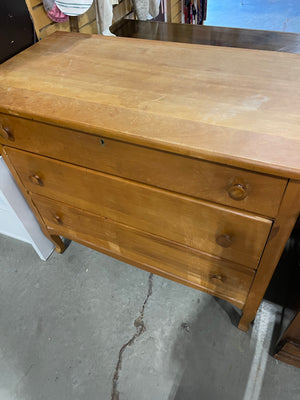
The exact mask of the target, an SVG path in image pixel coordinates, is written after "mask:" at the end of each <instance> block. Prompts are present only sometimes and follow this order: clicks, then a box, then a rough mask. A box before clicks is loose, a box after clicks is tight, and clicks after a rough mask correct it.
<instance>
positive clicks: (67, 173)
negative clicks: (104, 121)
mask: <svg viewBox="0 0 300 400" xmlns="http://www.w3.org/2000/svg"><path fill="white" fill-rule="evenodd" d="M7 154H8V156H9V158H10V161H11V162H12V164H13V165H14V167H15V168H16V170H17V173H18V175H19V177H20V179H21V181H22V182H23V184H24V186H25V187H26V188H27V189H28V190H29V191H31V192H33V193H37V194H41V195H44V196H46V197H49V198H52V199H56V200H59V201H61V202H63V203H67V204H69V205H72V206H74V207H78V208H80V209H83V210H87V211H90V212H93V213H95V214H97V215H102V216H105V217H107V218H110V219H112V220H114V221H117V222H121V223H124V224H127V225H129V226H132V227H135V228H138V229H140V230H143V231H145V232H150V233H152V234H154V235H158V236H161V237H165V238H167V239H170V240H173V241H175V242H178V243H181V244H184V245H186V246H189V247H192V248H195V249H198V250H201V251H204V252H207V253H209V254H213V255H216V256H220V257H222V258H225V259H228V260H231V261H234V262H236V263H240V264H243V265H246V266H248V267H250V268H256V267H257V264H258V262H259V259H260V256H261V254H262V251H263V248H264V246H265V243H266V240H267V237H268V234H269V231H270V227H271V221H269V220H266V219H263V218H260V217H255V216H253V215H250V214H247V213H244V212H243V213H242V212H236V211H233V210H231V209H227V208H224V207H221V206H215V205H213V204H210V203H207V202H201V201H198V200H196V199H194V198H190V197H187V196H182V195H178V194H175V193H172V192H167V191H165V190H161V189H157V188H153V187H150V186H146V185H142V184H138V183H136V182H132V181H128V180H125V179H121V178H117V177H114V176H111V175H107V174H103V173H99V172H96V171H92V170H87V169H86V168H81V167H77V166H73V165H71V164H66V163H62V162H59V161H54V160H50V159H47V158H45V157H41V156H35V155H32V154H30V153H26V152H21V151H19V150H15V149H9V148H8V149H7Z"/></svg>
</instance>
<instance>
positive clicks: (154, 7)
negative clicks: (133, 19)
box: [133, 0, 160, 21]
mask: <svg viewBox="0 0 300 400" xmlns="http://www.w3.org/2000/svg"><path fill="white" fill-rule="evenodd" d="M133 4H134V9H135V12H136V14H137V17H138V19H139V20H141V21H146V20H147V19H149V14H150V17H152V18H155V17H157V16H158V14H159V4H160V1H159V2H158V1H157V0H133Z"/></svg>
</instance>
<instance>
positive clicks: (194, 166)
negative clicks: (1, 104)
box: [0, 114, 286, 217]
mask: <svg viewBox="0 0 300 400" xmlns="http://www.w3.org/2000/svg"><path fill="white" fill-rule="evenodd" d="M0 142H1V143H2V144H6V145H8V146H12V147H16V148H19V149H23V150H27V151H30V152H33V153H37V154H41V155H45V156H48V157H51V158H55V159H59V160H63V161H67V162H70V163H72V164H77V165H81V166H85V167H88V168H91V169H95V170H98V171H103V172H106V173H109V174H113V175H117V176H121V177H125V178H128V179H132V180H135V181H138V182H143V183H146V184H148V185H152V186H157V187H161V188H164V189H168V190H171V191H174V192H178V193H183V194H187V195H189V196H194V197H197V198H200V199H204V200H209V201H213V202H215V203H220V204H224V205H228V206H232V207H235V208H240V209H243V210H247V211H252V212H255V213H259V214H261V215H266V216H269V217H275V216H276V215H277V212H278V208H279V205H280V202H281V198H282V196H283V193H284V189H285V186H286V180H285V179H281V178H275V177H271V176H267V175H263V174H258V173H254V172H249V171H246V170H240V169H237V168H231V167H227V166H224V165H220V164H214V163H211V162H206V161H202V160H198V159H195V158H189V157H184V156H180V155H176V154H172V153H168V152H164V151H159V150H154V149H150V148H147V147H142V146H137V145H133V144H129V143H125V142H121V141H117V140H112V139H108V138H106V137H98V136H94V135H90V134H85V133H81V132H77V131H72V130H69V129H64V128H60V127H55V126H52V125H47V124H44V123H39V122H34V121H30V120H26V119H22V118H18V117H12V116H8V115H5V114H0Z"/></svg>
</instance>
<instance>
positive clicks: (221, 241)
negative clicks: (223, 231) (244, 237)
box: [216, 235, 232, 247]
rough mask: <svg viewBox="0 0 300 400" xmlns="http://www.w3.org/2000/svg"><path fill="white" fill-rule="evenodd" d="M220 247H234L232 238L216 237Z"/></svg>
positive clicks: (227, 236)
mask: <svg viewBox="0 0 300 400" xmlns="http://www.w3.org/2000/svg"><path fill="white" fill-rule="evenodd" d="M216 242H217V244H218V245H219V246H222V247H230V246H231V245H232V237H231V236H230V235H219V236H217V237H216Z"/></svg>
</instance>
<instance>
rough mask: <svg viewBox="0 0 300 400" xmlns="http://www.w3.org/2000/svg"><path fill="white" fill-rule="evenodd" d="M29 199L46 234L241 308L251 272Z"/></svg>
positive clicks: (96, 218) (100, 219)
mask: <svg viewBox="0 0 300 400" xmlns="http://www.w3.org/2000/svg"><path fill="white" fill-rule="evenodd" d="M32 198H33V201H34V203H35V205H36V206H37V208H38V210H39V211H40V213H41V215H43V219H44V221H45V223H46V225H47V227H48V228H49V231H50V232H52V233H55V234H60V235H63V236H65V237H67V238H69V239H73V240H75V241H78V242H80V243H83V244H85V245H87V246H90V247H92V248H96V249H97V250H100V251H102V252H105V253H106V254H109V255H111V256H113V257H116V258H119V259H121V260H122V261H125V262H128V263H130V264H133V265H136V266H138V267H141V268H143V269H146V270H148V271H151V272H154V273H156V274H159V275H162V276H165V277H167V278H171V279H173V280H176V281H178V282H180V283H183V284H185V285H188V286H191V287H194V288H197V289H201V290H204V291H206V292H208V293H212V294H215V295H217V296H219V297H221V298H224V299H226V300H228V301H230V302H231V303H232V304H235V305H237V306H238V307H240V308H242V307H243V305H244V303H245V300H246V297H247V294H248V291H249V288H250V285H251V282H252V280H253V276H254V271H252V270H250V269H248V268H244V267H242V266H241V265H237V264H234V263H231V262H228V261H225V260H222V259H219V258H217V257H211V256H207V255H205V254H202V253H200V252H198V251H196V250H195V249H191V248H188V247H186V246H181V245H179V244H178V243H175V242H172V241H169V240H166V239H164V238H161V237H157V236H154V235H151V234H149V233H146V232H142V231H140V230H138V229H134V228H132V227H129V226H126V225H124V224H118V223H116V222H115V221H112V220H110V219H108V218H103V217H101V216H97V215H95V214H91V213H89V212H87V211H83V210H80V209H77V208H74V207H70V206H68V205H66V204H63V203H60V202H57V201H52V200H49V199H46V198H44V197H42V196H38V195H32Z"/></svg>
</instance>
